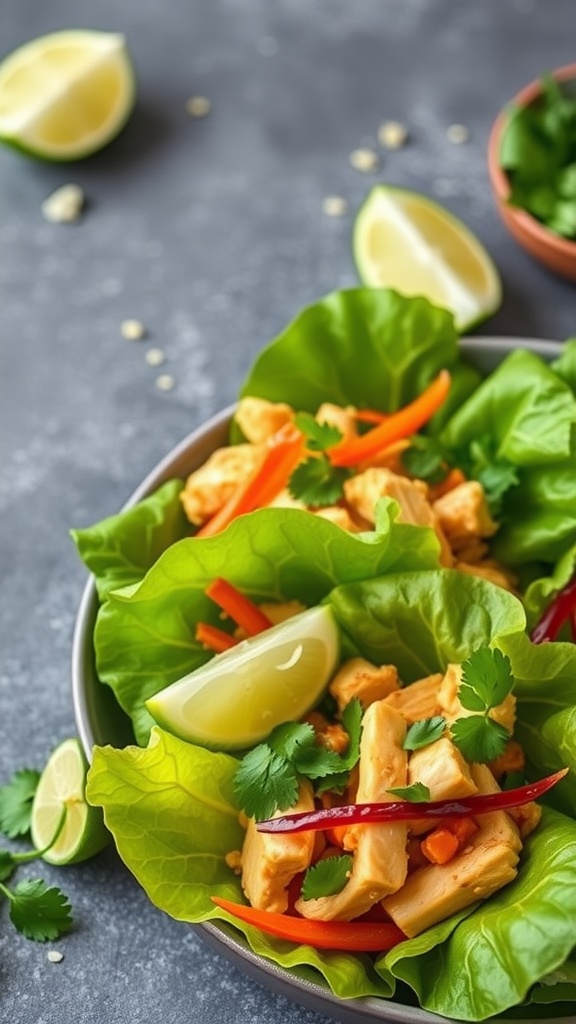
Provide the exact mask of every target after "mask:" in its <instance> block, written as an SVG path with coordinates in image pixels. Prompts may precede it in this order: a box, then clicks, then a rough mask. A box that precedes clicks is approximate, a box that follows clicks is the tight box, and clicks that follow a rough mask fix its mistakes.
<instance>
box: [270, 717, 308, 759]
mask: <svg viewBox="0 0 576 1024" xmlns="http://www.w3.org/2000/svg"><path fill="white" fill-rule="evenodd" d="M315 741H316V733H315V732H314V728H313V726H311V725H310V723H309V722H282V723H281V725H277V726H275V727H274V729H273V730H272V732H271V733H270V735H269V737H268V739H267V740H266V743H267V744H268V746H269V747H271V749H272V750H273V751H274V753H275V754H279V755H280V757H285V758H287V759H288V760H289V761H291V760H292V759H293V758H294V757H295V756H296V754H297V753H298V751H299V749H300V748H301V747H311V746H313V745H314V743H315Z"/></svg>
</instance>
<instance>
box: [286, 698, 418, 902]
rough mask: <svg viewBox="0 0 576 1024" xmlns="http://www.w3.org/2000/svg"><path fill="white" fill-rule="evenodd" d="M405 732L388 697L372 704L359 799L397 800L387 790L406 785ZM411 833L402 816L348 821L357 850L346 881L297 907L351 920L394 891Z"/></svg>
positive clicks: (349, 840)
mask: <svg viewBox="0 0 576 1024" xmlns="http://www.w3.org/2000/svg"><path fill="white" fill-rule="evenodd" d="M405 735H406V726H405V724H404V720H403V719H402V717H401V715H399V714H398V712H397V711H395V710H394V708H391V707H389V705H388V704H386V702H385V701H377V702H376V703H375V704H371V705H370V707H369V708H368V709H367V711H366V712H365V714H364V721H363V728H362V738H361V741H360V773H359V782H358V793H357V800H358V803H364V802H367V803H370V802H371V801H389V800H393V799H394V797H393V796H391V794H390V793H389V792H388V790H389V789H391V788H394V787H396V786H404V785H406V776H407V755H406V751H405V750H403V748H402V743H403V741H404V738H405ZM407 833H408V829H407V826H406V824H405V823H404V822H393V823H386V824H381V825H352V826H350V828H349V829H347V831H346V835H345V837H344V846H345V848H346V849H348V850H353V851H354V859H353V863H352V870H351V873H350V877H349V879H348V881H347V883H346V885H345V886H344V888H343V889H342V891H341V892H339V893H336V894H335V895H334V896H322V897H319V898H318V899H313V900H303V899H299V900H298V902H297V904H296V909H297V910H298V911H299V913H300V914H302V915H303V916H304V917H309V918H315V919H319V920H321V921H349V920H351V919H352V918H354V917H359V915H360V914H363V913H365V911H367V910H369V909H370V907H372V906H373V905H374V904H375V903H377V902H378V901H379V900H381V899H383V897H384V896H385V895H387V894H388V893H392V892H396V890H397V889H399V888H400V886H401V885H402V884H403V882H404V879H405V878H406V872H407V866H408V856H407V852H406V839H407Z"/></svg>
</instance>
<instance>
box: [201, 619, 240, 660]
mask: <svg viewBox="0 0 576 1024" xmlns="http://www.w3.org/2000/svg"><path fill="white" fill-rule="evenodd" d="M196 639H197V641H198V643H199V644H202V646H203V647H207V648H208V650H209V651H214V652H215V653H216V654H221V653H222V651H228V650H230V648H231V647H235V646H236V644H237V643H238V641H237V640H236V639H235V637H233V636H230V634H229V633H225V632H224V630H223V629H218V627H217V626H211V625H210V623H209V622H199V623H198V624H197V626H196Z"/></svg>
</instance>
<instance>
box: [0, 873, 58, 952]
mask: <svg viewBox="0 0 576 1024" xmlns="http://www.w3.org/2000/svg"><path fill="white" fill-rule="evenodd" d="M0 892H2V893H3V894H4V896H5V897H6V899H7V900H8V901H9V904H10V911H9V912H10V920H11V921H12V924H13V925H14V927H15V928H16V929H17V930H18V931H19V932H21V933H22V935H24V936H25V937H26V938H27V939H34V941H35V942H46V941H48V940H49V939H57V938H58V936H60V935H64V934H65V933H66V932H68V931H70V928H71V927H72V913H71V910H72V908H71V906H70V904H69V902H68V898H67V896H65V895H64V893H62V892H61V891H60V889H58V888H56V886H51V887H50V888H48V886H47V885H46V883H45V882H43V881H42V879H41V878H27V879H25V880H24V881H23V882H19V883H18V885H17V886H16V888H15V889H8V888H7V886H5V885H3V883H2V882H0Z"/></svg>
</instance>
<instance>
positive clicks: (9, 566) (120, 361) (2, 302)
mask: <svg viewBox="0 0 576 1024" xmlns="http://www.w3.org/2000/svg"><path fill="white" fill-rule="evenodd" d="M1 21H2V33H1V40H0V46H1V51H2V54H4V53H7V52H8V51H9V50H11V49H12V48H13V47H15V46H16V45H18V44H20V43H22V42H24V41H25V40H27V39H29V38H30V37H32V36H35V35H39V34H41V33H44V32H46V31H49V30H53V29H56V28H63V27H70V26H73V25H74V26H76V25H87V26H91V27H100V28H103V29H109V30H121V31H123V32H125V33H126V36H127V39H128V43H129V46H130V48H131V51H132V53H133V56H134V60H135V64H136V68H137V73H138V80H139V93H138V97H139V98H138V106H137V110H136V112H135V115H134V117H133V118H132V120H131V122H130V124H129V125H128V127H127V128H126V130H125V132H124V133H123V135H122V136H121V137H120V138H119V139H118V140H117V141H116V142H115V143H114V144H113V145H112V146H111V147H110V148H109V149H107V150H106V151H104V152H102V153H100V154H99V155H97V156H95V157H93V158H91V159H89V160H87V161H85V162H82V163H78V164H76V165H69V166H57V165H43V164H41V163H36V162H33V161H29V160H27V159H25V158H23V157H21V156H19V155H17V154H15V153H13V152H11V151H9V150H5V151H2V152H0V247H1V248H0V331H1V335H0V339H1V340H0V344H1V370H0V447H1V467H2V469H1V473H0V509H1V525H0V544H1V555H0V565H1V570H0V587H1V598H0V652H1V669H0V673H1V674H0V723H1V726H0V728H1V740H0V782H4V781H6V780H7V779H8V777H9V776H10V775H11V773H12V772H13V771H14V770H15V769H16V768H18V767H21V766H22V765H23V764H26V765H31V766H38V767H39V766H41V765H42V764H43V762H44V761H45V759H46V757H47V755H48V754H49V752H50V751H51V749H52V748H53V747H54V746H55V745H56V744H57V743H58V742H59V741H60V740H61V739H63V738H64V737H66V736H68V735H72V734H74V732H75V723H74V718H73V710H72V702H71V695H70V680H69V662H70V647H71V637H72V630H73V625H74V617H75V612H76V608H77V604H78V601H79V598H80V594H81V590H82V587H83V584H84V581H85V572H84V569H83V567H82V566H81V565H80V563H79V562H78V560H77V557H76V554H75V552H74V549H73V546H72V543H71V541H70V539H69V536H68V530H69V528H70V527H71V526H84V525H88V524H90V523H91V522H93V521H95V520H97V519H98V518H100V517H102V516H104V515H107V514H110V513H112V512H114V511H116V510H117V508H118V507H119V506H120V505H121V504H122V503H123V501H124V500H125V499H126V497H127V496H128V495H129V494H130V492H131V491H132V490H133V488H134V487H135V485H136V484H137V483H138V482H139V481H140V479H141V478H142V477H143V476H144V475H145V473H146V472H147V471H148V470H149V469H150V468H151V467H152V466H153V465H154V464H155V462H156V461H157V460H158V459H159V458H160V457H161V456H162V455H164V454H165V453H166V452H167V451H168V450H169V449H170V448H171V447H172V446H173V445H174V444H175V443H176V442H177V441H178V440H180V438H181V437H183V436H184V435H185V434H186V433H188V431H189V430H190V429H192V428H193V427H194V426H196V425H197V424H199V423H200V422H201V421H202V420H204V419H205V418H206V417H207V416H208V415H209V414H211V413H213V412H214V411H216V410H217V409H219V408H221V407H223V406H224V405H226V404H228V403H229V402H230V401H231V400H232V399H233V398H234V395H235V393H236V389H237V387H238V385H239V383H240V381H241V379H242V377H243V374H244V372H245V371H246V369H247V367H248V365H249V363H250V361H251V359H252V357H253V356H254V355H255V353H256V352H257V351H258V350H259V348H260V347H261V346H262V345H263V344H264V343H265V342H266V341H267V340H269V339H270V338H271V337H272V336H274V334H275V333H276V332H277V331H278V330H279V329H280V328H282V327H283V326H284V325H285V324H286V323H287V322H288V320H290V319H291V318H292V316H293V315H294V314H295V313H296V311H297V310H298V309H299V307H300V306H302V305H303V304H305V303H308V302H310V301H312V300H314V299H316V298H318V297H319V296H321V295H322V294H323V293H325V292H327V291H329V290H331V289H332V288H334V287H338V286H345V285H353V284H355V283H356V275H355V271H354V266H353V263H352V259H351V255H350V228H351V222H352V216H353V212H354V211H355V209H356V208H357V207H358V205H359V203H360V202H361V200H362V198H363V197H364V195H365V192H366V190H367V188H368V187H369V185H371V184H372V183H373V182H374V181H376V180H379V179H380V178H382V179H384V180H387V181H389V182H392V183H396V184H402V185H406V186H408V187H412V188H415V189H418V190H421V191H423V192H426V193H428V194H430V195H432V196H434V197H436V198H437V199H438V200H439V201H441V202H443V203H444V204H445V205H446V206H447V207H449V208H450V209H452V210H453V211H454V212H455V213H456V214H458V215H459V216H460V217H462V218H463V219H464V220H465V221H466V222H467V223H468V224H469V226H470V227H471V228H472V230H473V231H475V232H476V233H477V235H478V236H479V237H480V238H481V239H482V240H483V241H484V242H485V244H486V245H487V246H488V248H489V249H490V251H491V252H492V254H493V256H494V258H495V260H496V262H497V264H498V266H499V268H500V271H501V273H502V277H503V281H504V288H505V297H504V303H503V306H502V309H501V311H500V312H499V313H498V314H497V315H496V316H495V317H493V318H492V319H491V320H490V321H489V323H487V324H486V325H485V327H484V329H483V332H484V333H487V334H491V335H496V334H509V335H521V336H522V335H523V336H536V337H543V338H558V339H563V338H565V337H567V336H569V335H570V334H574V333H576V315H575V314H576V309H575V304H574V287H573V286H572V285H571V284H569V283H567V282H564V281H562V280H559V279H556V278H554V277H552V276H551V275H549V274H548V273H547V272H546V271H544V270H543V269H542V268H540V267H539V266H537V265H536V264H534V263H532V262H531V261H530V259H529V258H528V257H527V256H526V255H525V254H524V253H523V252H522V251H521V250H519V249H518V248H517V246H516V245H515V243H514V242H513V241H512V240H511V239H510V238H509V237H508V235H507V234H506V233H505V231H504V229H503V227H502V226H501V224H500V222H499V221H498V219H497V216H496V213H495V211H494V207H493V203H492V199H491V195H490V189H489V183H488V177H487V171H486V161H485V153H486V143H487V137H488V131H489V127H490V124H491V122H492V119H493V118H494V116H495V114H496V112H497V111H498V109H499V108H500V106H501V105H502V104H503V103H504V102H505V101H506V100H507V99H508V98H509V97H510V96H511V95H512V94H513V93H514V92H515V91H516V90H517V89H518V88H519V87H520V86H521V85H523V84H524V83H525V82H526V81H528V80H530V79H532V78H534V77H536V76H537V75H539V74H540V73H541V72H542V71H544V70H546V69H548V68H551V67H553V66H557V65H560V64H564V63H567V62H569V61H570V60H572V59H574V49H573V40H574V26H575V20H574V4H573V0H547V2H546V3H545V4H544V3H538V2H537V0H507V2H506V3H503V2H500V3H495V2H494V0H475V2H474V3H471V2H468V3H463V2H461V0H355V2H354V3H350V2H348V0H346V2H345V0H164V2H163V3H158V2H157V0H155V2H152V0H99V2H98V4H96V3H95V2H91V3H90V2H86V3H84V4H83V5H81V6H79V5H78V4H77V3H73V2H72V0H44V2H43V3H42V4H39V3H34V2H33V0H3V3H2V18H1ZM193 94H204V95H206V96H208V97H209V98H210V99H211V101H212V104H213V109H212V112H211V113H210V115H209V116H208V117H207V118H205V119H203V120H193V119H191V118H190V117H189V116H188V115H187V113H186V110H185V103H186V100H187V99H188V97H189V96H191V95H193ZM388 118H394V119H398V120H400V121H402V122H404V123H405V124H406V125H407V126H408V127H409V129H410V133H411V141H410V145H408V146H407V147H406V148H405V149H403V150H401V151H399V152H396V153H390V154H385V153H383V154H382V165H381V168H380V169H379V171H378V173H377V174H361V173H359V172H357V171H355V170H353V169H352V167H351V166H350V164H349V160H348V157H349V153H350V152H351V151H352V150H353V149H355V148H356V147H358V146H361V145H366V144H368V145H372V144H374V141H375V133H376V130H377V127H378V125H379V124H380V122H381V121H382V120H384V119H388ZM456 122H457V123H463V124H464V125H466V126H467V127H468V128H469V130H470V136H469V140H468V142H467V143H465V144H464V145H461V146H454V145H451V144H450V143H449V142H448V140H447V137H446V129H447V127H448V126H449V125H450V124H452V123H456ZM67 182H77V183H78V184H80V185H81V186H82V187H83V189H84V190H85V192H86V195H87V198H88V206H87V209H86V212H85V215H84V216H83V218H82V220H81V221H80V222H79V223H77V224H74V225H57V224H50V223H48V222H47V221H45V220H44V218H43V216H42V214H41V210H40V207H41V203H42V202H43V200H44V199H45V198H46V197H47V196H48V195H49V194H50V193H51V192H52V191H53V190H54V188H56V187H57V186H59V185H61V184H64V183H67ZM328 194H337V195H342V196H344V197H346V199H347V200H348V201H349V204H350V210H349V213H348V214H347V215H346V216H344V217H343V218H341V219H330V218H328V217H326V216H325V215H324V214H323V213H322V200H323V198H324V197H325V196H326V195H328ZM128 317H136V318H138V319H140V320H142V321H143V322H144V324H145V325H146V327H147V330H148V335H147V338H146V340H144V341H141V342H129V341H125V340H124V339H123V338H122V337H121V336H120V324H121V322H122V321H123V320H124V319H126V318H128ZM152 346H157V347H160V348H162V349H163V350H164V351H165V354H166V362H165V364H164V365H163V366H162V367H161V368H160V369H157V368H153V367H151V366H149V365H148V364H147V363H146V361H145V353H146V351H147V349H149V348H150V347H152ZM159 372H167V373H170V374H172V375H173V376H174V378H175V382H176V385H175V387H174V389H173V390H172V391H170V392H166V393H163V392H161V391H160V390H159V389H158V388H157V386H156V384H155V379H156V377H157V375H158V373H159ZM42 872H43V874H44V876H45V878H46V879H47V880H49V881H50V882H52V883H55V884H60V885H62V887H63V888H64V889H65V890H66V891H67V893H68V894H69V895H70V897H71V900H72V902H73V904H74V908H75V919H76V925H75V929H74V931H73V932H72V934H71V935H70V936H69V937H67V938H66V939H64V940H62V941H61V942H57V943H53V944H50V945H49V946H43V945H37V944H35V943H32V942H29V941H27V940H25V939H24V938H22V937H20V936H19V935H17V934H16V933H15V931H14V930H13V929H12V928H11V926H10V924H9V922H8V918H7V913H6V907H5V906H2V907H0V1019H2V1020H3V1021H6V1022H12V1024H63V1022H69V1021H71V1020H74V1021H78V1022H81V1024H102V1022H118V1024H145V1022H148V1021H157V1020H163V1021H165V1022H166V1024H185V1022H188V1021H194V1022H196V1024H204V1022H206V1024H213V1022H220V1021H222V1022H228V1021H230V1022H234V1024H251V1022H252V1021H260V1022H262V1024H266V1022H271V1021H277V1020H283V1021H286V1022H290V1024H315V1022H316V1021H318V1022H319V1021H320V1020H321V1019H322V1018H321V1017H320V1016H318V1015H317V1014H316V1013H314V1012H312V1011H309V1010H307V1009H304V1008H302V1007H300V1006H298V1005H297V1004H295V1003H293V1002H292V1001H290V1000H287V999H285V998H284V997H282V996H278V995H274V994H271V993H270V992H268V991H267V990H266V989H264V988H260V986H259V985H258V984H256V982H254V981H252V980H250V979H249V978H247V977H246V976H245V975H244V974H243V973H240V972H239V971H238V970H237V969H236V968H233V967H229V966H228V965H227V963H226V962H225V961H224V960H223V959H222V958H221V957H220V956H218V955H217V954H216V953H214V952H213V951H211V950H210V949H208V948H207V947H206V946H205V945H204V944H203V942H201V941H200V940H199V938H198V937H197V935H196V934H195V933H194V932H193V931H192V930H191V929H189V928H187V927H186V926H183V925H180V924H177V923H176V922H173V921H171V920H170V919H168V918H167V917H165V916H163V915H162V914H161V913H159V912H158V911H156V910H155V909H154V908H153V907H152V906H151V905H149V904H148V902H147V900H146V898H145V896H144V894H143V893H142V892H141V891H140V889H139V888H138V886H137V885H136V883H135V882H134V881H133V880H132V878H131V877H130V876H129V875H128V873H127V872H126V871H125V869H124V868H123V866H122V865H121V864H120V863H119V862H118V861H117V859H116V857H115V855H114V854H113V853H112V852H111V851H108V852H106V853H105V854H103V855H102V856H100V857H99V858H97V859H95V860H94V861H92V862H89V863H88V864H86V865H81V866H78V867H74V868H70V869H67V870H61V871H57V870H55V869H52V868H50V867H49V866H45V867H44V866H42ZM29 873H31V872H29ZM48 948H57V949H60V950H61V951H62V952H63V953H64V959H63V960H62V962H61V963H57V964H54V963H50V962H49V961H48V960H47V957H46V954H47V951H48Z"/></svg>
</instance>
